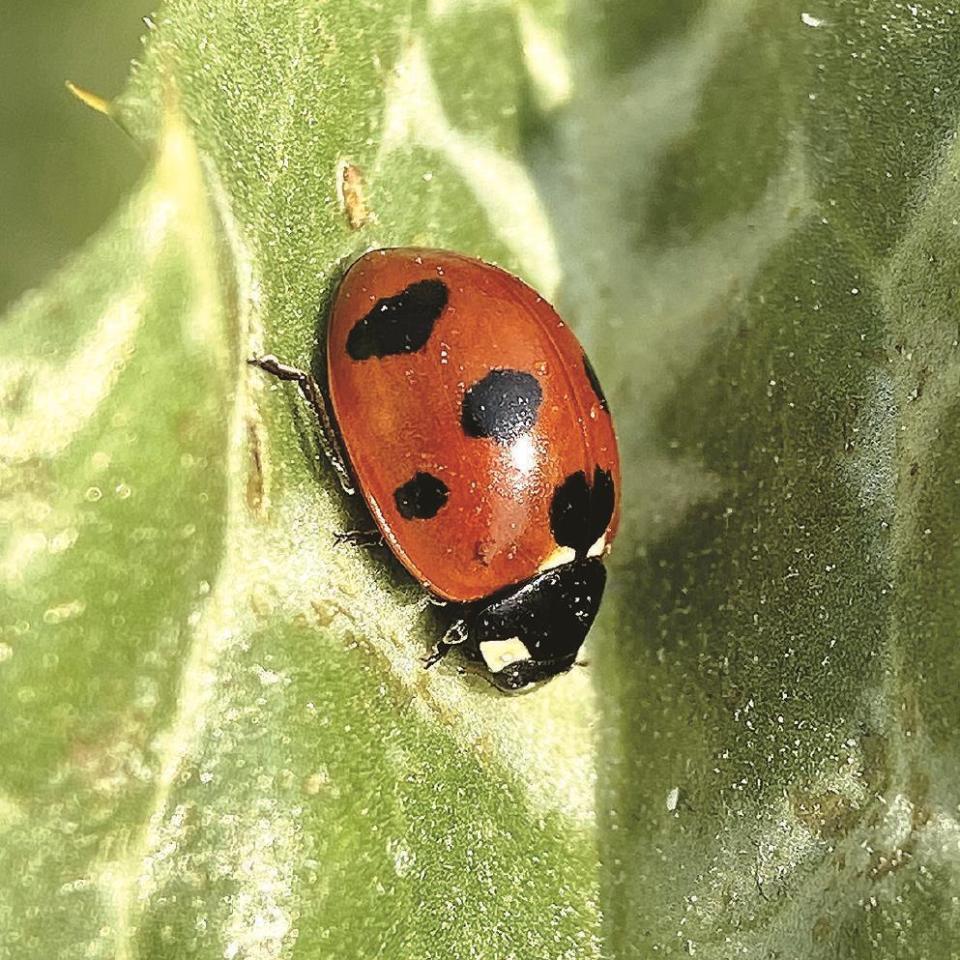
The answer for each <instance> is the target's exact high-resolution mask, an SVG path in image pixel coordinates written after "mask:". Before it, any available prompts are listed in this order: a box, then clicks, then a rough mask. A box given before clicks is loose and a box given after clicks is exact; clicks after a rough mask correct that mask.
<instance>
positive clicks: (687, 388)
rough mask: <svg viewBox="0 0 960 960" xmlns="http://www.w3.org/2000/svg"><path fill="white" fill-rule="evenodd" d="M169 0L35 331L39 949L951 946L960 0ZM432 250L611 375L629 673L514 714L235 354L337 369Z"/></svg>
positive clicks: (299, 414)
mask: <svg viewBox="0 0 960 960" xmlns="http://www.w3.org/2000/svg"><path fill="white" fill-rule="evenodd" d="M152 23H153V25H154V29H153V30H152V31H151V35H150V38H149V42H148V44H147V48H146V55H145V59H144V62H143V64H141V65H139V66H138V67H137V68H136V69H135V71H134V74H133V77H132V80H131V84H130V86H129V88H128V90H127V91H126V93H125V94H124V96H123V97H122V98H121V100H120V101H119V102H118V103H117V104H115V105H114V108H113V114H114V116H115V118H116V119H117V120H118V122H119V123H120V124H121V126H122V127H123V128H124V129H125V130H127V131H129V132H130V133H131V134H132V135H133V136H134V137H135V138H136V139H137V140H139V141H141V142H142V143H144V144H147V145H148V146H149V149H150V151H151V153H152V156H153V162H152V166H151V169H150V171H149V172H148V174H147V175H146V177H145V179H144V181H143V182H142V184H141V186H140V187H139V189H138V191H137V193H136V195H135V196H134V197H133V198H132V199H131V200H130V201H129V203H128V204H127V205H126V206H125V207H124V208H123V209H122V210H120V211H119V212H118V213H117V214H116V216H115V218H114V219H113V221H112V222H111V223H110V224H108V225H107V227H106V228H105V229H104V230H103V232H102V233H101V234H100V236H99V237H97V238H95V240H94V241H92V242H91V243H90V244H89V245H88V246H87V247H86V248H84V249H83V250H82V251H81V252H80V253H79V254H78V255H77V256H76V258H75V259H74V260H73V261H72V262H71V263H69V264H67V265H66V266H65V267H64V268H63V270H62V271H61V272H60V273H59V274H58V275H57V276H56V277H54V278H53V279H51V281H50V282H49V284H48V286H47V287H46V288H45V289H44V290H42V291H41V292H39V293H36V294H33V295H31V296H29V297H27V298H26V299H24V300H23V301H21V303H20V304H18V305H17V306H15V307H14V308H13V310H12V311H11V312H10V314H9V315H8V316H7V317H6V318H5V320H4V321H3V323H2V324H0V471H2V472H0V584H2V591H3V592H2V597H3V603H2V606H0V864H2V866H3V867H4V869H3V871H2V874H0V876H2V879H0V945H2V948H3V949H2V950H0V953H3V952H6V953H7V954H9V955H11V956H14V957H20V956H24V957H38V956H44V957H45V956H51V957H52V956H56V957H64V958H74V957H76V958H80V957H84V958H89V957H119V958H136V957H140V958H146V957H151V958H154V957H156V958H159V957H168V956H170V957H174V956H175V957H185V956H197V957H218V958H219V957H226V958H228V960H229V958H235V957H236V958H240V957H311V958H313V957H317V958H319V957H343V958H361V957H363V958H366V957H377V956H384V957H403V958H438V960H439V958H445V960H447V958H457V960H460V958H469V957H476V958H491V960H493V958H496V960H500V958H517V960H541V958H550V960H554V958H576V960H584V958H587V960H588V958H591V957H600V956H601V955H602V956H609V957H612V958H613V957H616V958H623V960H630V958H633V957H647V956H650V955H664V956H671V955H686V954H692V955H695V956H701V957H709V958H716V960H727V958H730V957H753V958H757V960H760V958H772V957H803V958H813V960H817V958H821V957H823V958H827V957H836V956H843V957H864V958H866V957H870V958H871V960H872V958H877V957H880V958H883V957H890V958H894V957H896V958H901V957H918V958H920V957H928V958H939V957H941V956H942V957H949V956H954V955H957V954H958V953H960V936H958V935H957V934H956V933H955V932H954V931H955V930H956V929H958V921H960V917H958V916H957V913H958V908H957V903H960V899H958V897H960V889H958V888H960V872H958V866H960V864H958V860H960V846H958V843H960V824H958V819H957V818H958V815H960V814H958V805H957V796H958V787H960V783H958V782H957V781H958V779H960V775H958V773H957V771H958V770H960V765H958V762H957V761H958V757H957V752H956V748H955V747H954V746H953V741H954V739H955V736H954V734H955V731H956V729H957V717H956V714H957V711H958V707H957V705H956V704H957V701H956V697H955V695H954V691H955V687H956V678H955V676H954V675H955V673H956V670H955V669H954V667H953V659H954V658H953V657H952V656H951V652H952V649H951V648H952V645H953V641H954V635H955V630H956V623H957V622H958V617H957V608H958V602H957V601H958V596H957V592H958V588H957V583H958V582H960V579H958V574H960V554H958V550H957V542H958V531H960V524H958V516H960V507H958V500H957V497H958V494H957V490H958V483H960V457H958V455H957V453H956V452H955V449H956V447H955V444H952V443H951V440H952V437H953V429H952V428H953V427H954V426H955V425H957V424H956V421H957V419H958V416H957V407H958V402H957V397H958V390H957V388H958V385H960V384H958V381H960V364H958V350H960V347H958V339H960V332H958V328H957V320H956V317H955V289H956V287H957V285H958V282H960V277H958V267H957V264H958V263H960V250H958V249H957V247H958V245H960V241H958V226H957V222H956V219H957V217H958V216H960V215H958V214H957V213H956V211H957V210H958V209H960V189H958V187H957V183H958V175H960V154H958V153H957V147H956V142H955V136H956V125H957V117H958V116H960V84H958V79H960V78H958V70H957V66H956V64H957V63H958V62H960V58H958V54H960V27H958V24H957V22H956V15H955V14H954V13H953V12H952V11H951V8H949V7H948V6H946V5H945V4H941V3H932V4H925V5H920V4H916V5H906V4H900V3H895V2H892V0H874V2H871V3H865V4H858V5H856V6H854V5H852V4H841V3H833V4H830V3H827V2H825V0H824V2H820V3H817V4H814V5H813V6H806V5H800V4H796V3H790V2H787V3H784V2H783V0H671V2H666V0H650V2H646V3H642V4H641V3H637V2H636V0H602V2H599V0H569V2H567V3H564V2H563V0H528V2H524V0H512V2H507V0H502V2H497V0H487V2H475V0H430V2H429V3H427V2H423V3H418V2H399V0H383V2H373V0H356V2H350V3H347V2H344V0H325V2H324V0H310V2H292V0H289V2H286V0H277V2H273V3H270V4H248V3H245V2H242V0H230V2H222V0H221V2H218V3H214V2H213V0H200V2H196V0H195V2H192V3H187V2H186V0H171V2H168V3H166V4H165V5H164V6H163V8H162V9H161V11H160V12H159V13H158V14H157V15H156V16H155V17H154V19H153V21H152ZM345 169H347V170H349V171H350V173H351V176H353V177H354V178H357V177H362V183H363V191H364V196H365V204H366V206H367V208H368V212H369V214H370V216H369V217H367V218H363V217H355V220H356V221H357V222H359V221H360V220H364V221H365V222H364V223H363V224H362V225H360V226H357V227H355V228H354V227H351V224H350V222H349V218H348V216H347V215H346V213H345V211H344V210H343V206H342V203H341V198H340V195H339V194H340V191H339V188H338V184H339V183H340V181H341V178H342V176H343V171H344V170H345ZM355 212H356V211H355ZM393 244H426V245H432V246H440V247H451V248H455V249H459V250H463V251H466V252H469V253H472V254H475V255H478V256H482V257H485V258H488V259H491V260H495V261H497V262H500V263H502V264H504V265H505V266H506V267H508V268H509V269H512V270H514V271H516V272H517V273H519V274H521V275H522V276H524V277H525V278H526V279H528V280H530V281H531V282H532V283H534V284H535V285H537V286H538V287H539V288H540V289H541V290H542V291H543V293H544V294H545V295H546V296H548V297H550V298H552V299H554V300H555V302H556V303H557V304H558V306H559V307H560V308H561V312H563V314H564V315H565V316H566V317H567V318H568V319H569V320H570V322H571V324H572V325H573V326H574V327H575V329H576V330H577V332H578V334H579V335H580V336H581V338H582V339H583V341H584V342H585V344H586V345H587V346H588V348H589V350H590V352H591V355H592V356H593V358H594V359H595V364H596V366H597V368H598V369H599V371H600V374H601V379H602V380H603V382H604V385H605V387H607V389H608V393H609V394H610V397H611V404H612V406H613V408H614V413H615V417H616V423H617V425H618V429H619V433H620V439H621V444H622V450H623V454H624V464H625V471H624V496H625V516H624V524H623V531H622V533H621V535H620V538H619V539H618V542H617V545H616V550H615V552H614V555H613V557H612V559H611V568H612V577H611V586H610V588H609V590H608V597H607V600H606V603H605V606H604V609H603V611H602V613H601V619H600V622H599V623H598V624H597V626H596V627H595V629H594V631H593V636H592V637H591V640H590V647H589V648H588V653H589V660H590V669H589V670H577V671H574V672H573V673H571V674H569V675H567V676H565V677H563V678H560V679H558V680H556V681H554V682H553V683H552V684H551V685H549V686H548V687H547V688H545V689H543V690H541V691H537V692H536V693H534V694H531V695H529V696H526V697H521V698H516V699H506V698H502V697H500V696H499V695H497V694H496V693H494V692H493V691H492V690H490V689H489V688H488V687H487V685H486V684H484V682H483V681H482V680H481V679H480V678H476V677H469V676H468V677H461V676H459V675H458V674H457V673H456V671H455V669H454V668H453V665H452V664H444V665H442V666H441V667H440V668H439V669H436V670H434V671H431V672H430V673H425V672H424V671H423V670H422V669H421V667H420V663H419V657H420V656H421V655H422V654H423V653H424V652H425V651H426V650H427V649H428V648H429V646H430V644H431V643H432V641H433V640H435V639H436V637H437V632H438V624H437V622H436V621H435V618H434V617H433V616H432V615H431V613H430V611H429V610H428V609H426V608H425V607H424V605H423V604H422V602H421V596H420V593H419V591H418V589H417V588H416V587H415V585H413V584H412V583H411V582H410V580H409V578H407V577H406V576H405V575H404V574H403V573H402V571H400V570H399V568H398V567H397V566H396V565H395V564H391V563H390V562H389V561H387V562H385V561H384V558H382V557H378V556H367V555H365V554H363V553H361V552H357V551H352V550H348V549H345V548H343V547H337V546H336V545H335V544H334V543H333V534H334V533H335V532H337V531H340V530H343V529H347V528H350V527H351V526H353V525H354V523H355V522H356V521H357V519H358V517H359V511H358V510H357V508H356V507H355V506H354V505H353V504H352V503H350V502H349V501H348V500H347V499H346V498H345V497H344V496H343V494H342V492H341V491H340V490H339V488H338V487H337V485H336V482H335V478H334V477H333V474H332V472H331V471H330V470H329V469H328V468H327V467H326V466H325V465H324V464H323V463H322V462H321V460H320V457H319V451H318V448H317V444H316V442H315V438H314V432H313V425H312V423H311V421H310V417H309V414H308V411H306V410H305V409H304V407H303V405H302V404H301V403H300V401H299V399H298V398H297V397H296V396H295V395H294V393H293V391H292V390H291V389H289V388H288V387H284V386H282V385H279V384H276V383H272V382H269V381H268V380H266V378H264V377H263V376H261V375H260V374H258V373H257V372H256V371H253V370H251V369H250V368H248V366H247V365H246V363H245V360H246V358H247V357H248V356H249V355H250V354H252V353H258V352H263V351H266V350H269V351H270V352H273V353H276V354H278V355H279V356H281V357H282V358H283V359H285V360H287V361H288V362H291V363H295V364H299V365H302V366H303V365H309V364H310V363H311V362H312V361H313V360H314V359H315V353H316V336H317V333H318V323H320V322H322V317H323V315H324V310H325V307H326V305H327V303H328V301H329V296H330V292H331V290H332V288H333V286H334V285H335V282H336V278H337V276H338V275H339V273H340V271H341V270H342V269H343V267H344V266H345V265H346V264H347V263H349V261H350V260H351V259H352V258H353V257H355V256H356V255H357V254H358V253H359V252H361V251H363V250H365V249H367V248H369V247H373V246H385V245H393Z"/></svg>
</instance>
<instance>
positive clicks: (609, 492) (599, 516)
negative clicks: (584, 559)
mask: <svg viewBox="0 0 960 960" xmlns="http://www.w3.org/2000/svg"><path fill="white" fill-rule="evenodd" d="M613 505H614V489H613V477H612V475H611V474H610V471H609V470H601V469H600V468H599V467H597V468H596V469H595V470H594V472H593V484H592V485H591V484H590V482H589V481H588V480H587V475H586V474H585V473H584V472H583V471H582V470H580V471H579V472H577V473H571V474H570V476H569V477H567V479H566V480H564V481H563V483H561V484H560V486H559V487H557V489H556V490H554V492H553V500H552V501H551V503H550V530H551V531H552V532H553V538H554V540H556V541H557V543H558V544H560V546H562V547H573V549H574V550H576V552H577V556H583V555H585V554H586V552H587V551H588V550H589V549H590V548H591V547H592V546H593V545H594V544H595V543H596V542H597V540H599V539H600V537H601V535H602V534H603V532H604V530H606V529H607V526H608V525H609V523H610V518H611V517H612V516H613Z"/></svg>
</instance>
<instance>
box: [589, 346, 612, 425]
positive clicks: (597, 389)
mask: <svg viewBox="0 0 960 960" xmlns="http://www.w3.org/2000/svg"><path fill="white" fill-rule="evenodd" d="M583 369H584V370H585V371H586V373H587V379H588V380H589V381H590V386H591V387H593V392H594V393H595V394H596V395H597V399H598V400H599V401H600V409H601V410H607V411H609V410H610V407H608V406H607V398H606V396H604V393H603V387H601V386H600V381H599V380H598V379H597V371H596V370H594V369H593V364H592V363H591V362H590V358H589V357H588V356H587V355H586V354H584V355H583Z"/></svg>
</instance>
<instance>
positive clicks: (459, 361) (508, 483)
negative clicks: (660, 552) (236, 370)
mask: <svg viewBox="0 0 960 960" xmlns="http://www.w3.org/2000/svg"><path fill="white" fill-rule="evenodd" d="M252 362H254V363H256V364H257V365H258V366H260V367H261V368H262V369H264V370H266V371H267V372H269V373H272V374H274V375H276V376H278V377H280V378H281V379H284V380H292V381H295V382H297V383H298V384H299V386H300V388H301V390H302V392H303V393H304V396H305V397H306V398H307V400H308V401H310V403H311V404H312V405H313V407H314V409H315V411H316V413H317V415H318V418H319V421H320V426H321V438H322V439H323V440H324V446H325V448H326V452H327V454H328V455H329V457H330V459H331V460H332V462H333V465H334V467H335V468H336V470H337V472H338V474H339V476H340V479H341V482H342V484H343V485H344V487H345V489H347V490H348V492H352V487H353V485H354V483H355V485H356V488H357V489H358V490H359V491H360V493H361V494H362V496H363V498H364V500H365V501H366V505H367V507H368V509H369V511H370V513H371V515H372V517H373V519H374V521H375V522H376V526H377V528H378V534H379V536H378V539H379V538H380V537H382V540H383V541H384V542H385V543H386V545H387V546H388V547H389V548H390V550H391V551H392V552H393V554H394V555H395V556H396V557H397V559H398V560H399V561H400V562H401V563H402V564H403V566H404V567H406V569H407V570H408V571H409V572H410V573H411V574H412V575H413V576H414V577H416V578H417V580H418V581H420V583H421V584H422V585H423V587H424V588H425V589H426V590H428V591H429V592H430V593H431V594H433V596H434V597H436V598H439V599H440V600H441V601H446V602H450V603H452V604H455V605H456V606H455V608H454V609H455V611H456V613H457V614H458V616H457V619H456V620H455V622H454V623H453V625H452V626H451V627H450V629H449V630H448V631H447V632H446V634H445V635H444V636H443V638H442V639H441V640H440V641H439V642H438V643H437V645H436V649H435V651H434V653H433V655H432V656H431V657H429V658H428V660H427V664H428V665H430V664H432V663H434V662H436V660H438V659H440V658H441V657H442V656H443V655H444V654H446V653H447V652H448V650H449V649H450V648H451V647H454V646H457V647H459V649H460V650H461V651H462V652H463V654H464V655H465V657H466V658H467V659H468V660H469V661H472V662H474V663H476V664H478V665H480V666H481V667H482V668H485V670H486V672H487V675H488V676H489V679H490V680H491V681H492V682H493V683H494V684H495V685H496V686H497V687H499V688H500V689H502V690H506V691H511V692H512V691H517V690H522V689H525V688H529V687H530V686H532V685H533V684H536V683H539V682H541V681H544V680H548V679H549V678H551V677H553V676H555V675H556V674H558V673H563V672H565V671H567V670H569V669H570V668H571V667H572V666H573V664H574V661H575V660H576V656H577V652H578V651H579V649H580V646H581V645H582V644H583V641H584V640H585V638H586V635H587V632H588V630H589V629H590V626H591V624H592V623H593V620H594V618H595V616H596V614H597V610H598V608H599V606H600V598H601V596H602V594H603V588H604V584H605V581H606V571H605V570H604V567H603V563H602V559H603V557H604V556H605V555H606V554H607V553H608V552H609V550H610V544H611V542H612V540H613V537H614V534H615V533H616V530H617V523H618V519H619V500H620V463H619V456H618V453H617V442H616V437H615V436H614V430H613V424H612V423H611V420H610V413H609V410H608V407H607V402H606V400H605V399H604V395H603V392H602V390H601V389H600V384H599V383H598V381H597V377H596V374H595V373H594V371H593V368H592V367H591V365H590V361H589V360H588V359H587V357H586V355H585V354H584V352H583V349H582V347H581V346H580V344H579V343H578V342H577V339H576V337H575V336H574V335H573V333H572V332H571V331H570V329H569V328H568V327H567V326H566V325H565V324H564V322H563V321H562V320H561V319H560V318H559V317H558V316H557V314H556V313H555V311H554V310H553V308H552V307H551V306H550V305H549V304H548V303H547V302H546V301H545V300H544V299H543V298H542V297H540V296H539V295H538V294H537V293H536V291H534V290H532V289H531V288H530V287H528V286H527V285H526V284H525V283H523V282H522V281H521V280H519V279H517V278H516V277H514V276H511V275H510V274H508V273H505V272H504V271H503V270H500V269H498V268H497V267H494V266H491V265H489V264H486V263H483V262H482V261H480V260H476V259H474V258H471V257H466V256H462V255H460V254H456V253H448V252H445V251H438V250H426V249H416V248H410V249H387V250H374V251H372V252H370V253H367V254H365V255H364V256H362V257H361V258H360V259H359V260H357V261H356V262H355V263H354V264H353V265H352V266H351V267H350V268H349V270H348V271H347V273H346V274H345V276H344V277H343V280H342V281H341V283H340V285H339V287H338V289H337V292H336V295H335V297H334V300H333V306H332V308H331V311H330V319H329V324H328V328H327V381H328V382H327V395H326V397H325V396H324V393H323V392H322V391H321V388H320V387H319V385H318V384H317V383H316V382H315V381H314V379H313V378H312V377H311V376H310V375H309V374H308V373H305V372H303V371H300V370H297V369H295V368H293V367H288V366H286V365H284V364H282V363H280V362H279V361H278V360H277V359H276V358H275V357H272V356H266V357H261V358H259V359H257V360H254V361H252ZM328 403H329V406H328Z"/></svg>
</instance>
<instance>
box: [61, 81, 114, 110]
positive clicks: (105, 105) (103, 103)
mask: <svg viewBox="0 0 960 960" xmlns="http://www.w3.org/2000/svg"><path fill="white" fill-rule="evenodd" d="M66 83H67V89H68V90H69V91H70V92H71V93H72V94H73V95H74V96H75V97H76V98H77V99H78V100H79V101H80V102H81V103H84V104H86V105H87V106H88V107H90V109H91V110H96V111H97V113H102V114H104V115H106V116H108V117H109V116H110V115H111V110H110V106H111V104H110V101H109V100H104V99H103V97H98V96H97V95H96V94H95V93H91V92H90V91H89V90H84V89H83V87H78V86H77V85H76V84H75V83H72V82H71V81H70V80H67V81H66Z"/></svg>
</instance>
